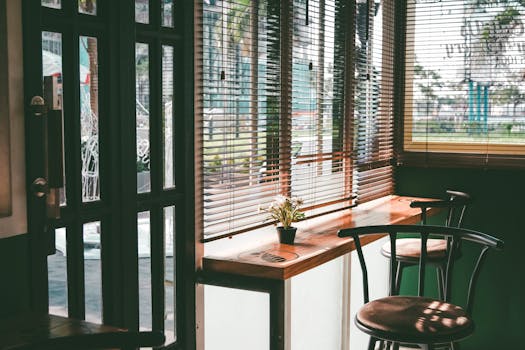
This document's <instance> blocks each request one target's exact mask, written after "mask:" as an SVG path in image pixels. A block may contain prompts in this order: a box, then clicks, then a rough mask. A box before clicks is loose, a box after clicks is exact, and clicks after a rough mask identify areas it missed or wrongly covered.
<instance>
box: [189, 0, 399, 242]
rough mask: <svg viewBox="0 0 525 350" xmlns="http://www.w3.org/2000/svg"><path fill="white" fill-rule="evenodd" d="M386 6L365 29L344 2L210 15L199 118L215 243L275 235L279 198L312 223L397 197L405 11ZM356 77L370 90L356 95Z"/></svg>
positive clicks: (299, 1) (242, 8) (249, 4)
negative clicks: (296, 205)
mask: <svg viewBox="0 0 525 350" xmlns="http://www.w3.org/2000/svg"><path fill="white" fill-rule="evenodd" d="M382 3H383V2H377V3H376V2H374V1H368V2H364V6H365V7H363V9H362V10H359V11H360V12H359V11H358V13H359V14H360V16H361V19H363V22H359V21H356V22H354V21H353V20H348V19H349V18H351V19H353V18H354V17H353V16H352V11H353V10H356V8H355V7H354V6H353V4H352V2H351V1H343V0H324V1H306V0H287V1H276V0H260V1H245V0H230V1H205V2H204V3H203V5H202V6H203V7H202V9H201V10H200V11H201V12H200V14H201V16H200V17H201V18H200V20H201V21H202V23H201V27H200V30H199V31H198V35H200V36H201V37H200V38H199V39H198V40H200V44H199V45H198V47H197V49H196V51H197V57H196V62H197V63H196V64H197V67H198V69H197V71H198V76H197V84H196V85H197V97H198V98H197V101H196V110H197V111H199V112H200V113H198V114H199V116H198V118H200V121H199V122H198V125H199V126H200V129H199V130H197V139H200V142H199V150H198V152H200V154H199V161H198V167H197V174H198V179H199V181H200V186H201V188H200V195H198V197H200V198H201V199H202V205H201V210H202V218H203V221H202V230H203V232H204V241H207V240H211V239H216V238H220V237H224V236H229V235H232V234H236V233H240V232H244V231H247V230H250V229H253V228H255V227H258V226H262V225H266V224H268V223H264V219H265V214H259V213H258V211H257V208H258V206H259V205H266V204H269V202H271V201H272V200H273V197H274V196H275V195H277V194H283V195H287V196H292V197H301V198H302V199H303V200H304V202H305V209H306V210H307V211H308V214H309V216H312V215H320V214H323V213H326V212H330V211H334V210H339V209H342V208H348V207H350V206H352V205H354V204H355V202H354V199H355V196H356V195H357V196H358V200H359V201H363V202H364V201H367V200H371V199H374V198H377V197H379V196H382V195H385V194H388V193H391V191H392V188H393V186H392V171H391V170H392V169H391V166H390V160H391V159H392V157H393V151H392V140H391V136H392V113H391V106H392V98H391V95H392V88H391V85H392V81H393V79H392V74H391V71H392V57H393V55H391V54H390V51H388V50H383V47H382V45H383V44H382V43H383V41H384V40H385V38H386V37H389V36H390V35H392V34H391V33H392V32H393V31H392V30H390V31H383V30H382V23H383V21H384V19H385V18H387V17H388V23H393V15H392V14H393V9H390V10H388V11H384V10H383V4H382ZM389 3H390V2H389ZM391 6H392V5H391ZM365 8H366V10H365ZM356 11H357V10H356ZM374 19H375V20H374ZM354 30H357V31H358V33H359V35H362V36H363V37H362V41H361V42H360V43H359V44H360V45H361V46H360V48H359V50H361V51H359V50H358V49H357V48H356V50H357V51H356V52H362V55H361V56H359V62H360V63H359V64H358V63H355V64H354V62H353V60H352V57H353V55H351V54H350V53H351V51H350V50H351V48H352V44H353V41H354V40H353V36H354ZM356 36H357V33H356ZM392 42H393V40H390V41H389V47H390V48H391V46H392V45H391V43H392ZM356 46H357V43H356ZM356 61H357V59H356ZM353 64H354V65H353ZM354 66H355V74H356V75H359V76H360V77H362V78H363V79H361V80H359V78H358V79H356V80H358V81H359V83H356V85H357V86H356V87H355V89H354V88H353V85H354V84H353V82H354V78H353V76H354V73H351V72H352V69H353V68H350V67H354ZM387 66H389V67H390V68H388V69H385V67H387ZM353 98H355V99H356V102H355V104H356V106H359V108H357V107H356V109H355V113H353V103H352V101H353ZM361 107H362V108H361ZM354 114H355V115H354ZM353 145H356V147H355V149H354V146H353ZM353 155H355V157H353ZM354 164H355V165H357V166H354Z"/></svg>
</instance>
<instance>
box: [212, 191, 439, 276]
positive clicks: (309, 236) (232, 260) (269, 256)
mask: <svg viewBox="0 0 525 350" xmlns="http://www.w3.org/2000/svg"><path fill="white" fill-rule="evenodd" d="M413 200H432V199H426V198H416V197H403V196H395V195H391V196H387V197H383V198H379V199H376V200H374V201H371V202H368V203H365V204H362V205H359V206H357V207H355V208H352V209H347V210H344V211H340V212H337V213H333V214H330V215H326V216H322V217H317V218H313V219H309V220H304V221H302V222H300V223H297V224H296V225H295V226H297V228H298V230H297V236H296V238H295V244H294V245H288V244H280V243H278V241H277V235H275V239H274V240H273V241H271V242H269V243H262V244H257V243H256V244H255V245H253V246H247V245H245V244H242V245H241V244H234V246H233V247H231V248H232V249H228V251H227V252H225V253H222V254H221V253H213V254H210V255H205V256H204V258H203V262H202V272H205V273H214V272H216V273H226V274H232V275H241V276H247V277H257V278H269V279H277V280H286V279H289V278H291V277H293V276H295V275H298V274H300V273H302V272H305V271H307V270H310V269H312V268H314V267H316V266H319V265H321V264H324V263H326V262H328V261H330V260H333V259H335V258H338V257H340V256H342V255H344V254H347V253H349V252H351V251H353V250H354V249H355V245H354V241H353V239H352V238H339V237H337V232H338V231H339V230H340V229H342V228H348V227H356V226H364V225H385V224H415V223H418V222H419V221H420V220H421V211H420V209H418V208H410V202H411V201H413ZM438 212H439V209H428V210H427V216H431V215H435V214H437V213H438ZM272 229H273V228H272ZM383 236H384V235H377V236H368V237H367V238H366V239H363V240H362V244H367V243H371V242H373V241H375V240H377V239H379V238H381V237H383Z"/></svg>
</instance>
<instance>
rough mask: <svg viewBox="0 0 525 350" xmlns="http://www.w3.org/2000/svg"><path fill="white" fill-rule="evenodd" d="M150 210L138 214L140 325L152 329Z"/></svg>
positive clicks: (141, 327)
mask: <svg viewBox="0 0 525 350" xmlns="http://www.w3.org/2000/svg"><path fill="white" fill-rule="evenodd" d="M150 227H151V226H150V212H149V211H144V212H141V213H138V215H137V231H138V237H137V239H138V253H139V326H140V330H151V326H152V323H151V312H152V309H151V236H150V231H151V230H150Z"/></svg>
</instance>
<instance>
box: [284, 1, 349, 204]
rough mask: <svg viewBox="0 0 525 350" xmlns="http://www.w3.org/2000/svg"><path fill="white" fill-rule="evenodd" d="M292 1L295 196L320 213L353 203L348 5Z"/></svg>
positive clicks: (292, 190) (292, 178) (292, 176)
mask: <svg viewBox="0 0 525 350" xmlns="http://www.w3.org/2000/svg"><path fill="white" fill-rule="evenodd" d="M345 3H346V4H348V3H349V2H344V1H335V0H321V1H306V0H294V1H293V18H292V31H291V33H290V35H291V46H292V49H291V118H290V120H291V133H290V134H291V147H292V157H291V162H290V163H291V169H290V174H289V179H288V181H289V182H290V184H291V188H290V193H291V195H292V196H296V197H300V198H302V199H303V200H304V202H305V206H306V207H311V208H312V207H316V208H317V210H316V212H317V213H322V212H324V211H327V210H333V209H334V208H340V207H342V206H348V205H350V204H351V197H352V196H351V190H352V188H351V179H352V176H351V175H352V174H351V172H350V168H351V165H350V161H351V160H350V153H349V129H348V120H347V119H345V108H344V107H345V105H344V102H345V101H344V98H345V87H344V79H345V76H344V74H345V56H346V55H345V30H346V29H345V28H346V27H345V24H346V22H348V20H347V19H346V18H344V4H345Z"/></svg>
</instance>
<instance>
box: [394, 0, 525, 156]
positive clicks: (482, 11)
mask: <svg viewBox="0 0 525 350" xmlns="http://www.w3.org/2000/svg"><path fill="white" fill-rule="evenodd" d="M524 20H525V3H524V2H523V1H521V0H516V1H513V0H484V1H479V0H442V1H421V0H411V1H409V2H408V3H407V19H406V76H405V113H404V114H405V122H404V124H405V130H404V149H405V151H410V152H424V153H425V154H426V156H425V161H427V162H428V161H430V162H434V163H440V162H441V163H446V159H447V158H446V154H451V153H456V157H457V159H460V160H461V161H462V163H463V164H464V165H468V164H469V165H485V166H486V165H491V164H512V163H513V162H512V160H513V159H514V160H517V161H518V162H521V166H523V164H525V163H524V162H523V156H524V155H525V85H524V84H523V80H524V78H525V30H524ZM408 157H410V155H408V156H407V155H405V158H408ZM448 164H450V163H448Z"/></svg>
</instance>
